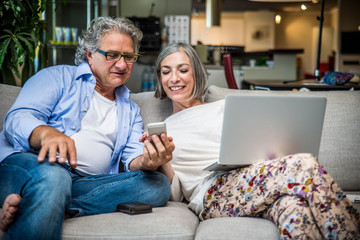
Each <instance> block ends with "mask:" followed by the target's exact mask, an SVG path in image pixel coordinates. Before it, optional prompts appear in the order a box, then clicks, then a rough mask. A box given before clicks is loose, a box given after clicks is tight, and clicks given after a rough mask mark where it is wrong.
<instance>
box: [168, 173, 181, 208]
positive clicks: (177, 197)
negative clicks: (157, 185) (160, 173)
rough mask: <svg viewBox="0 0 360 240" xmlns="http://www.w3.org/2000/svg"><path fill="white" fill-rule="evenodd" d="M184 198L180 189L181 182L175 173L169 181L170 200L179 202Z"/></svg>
mask: <svg viewBox="0 0 360 240" xmlns="http://www.w3.org/2000/svg"><path fill="white" fill-rule="evenodd" d="M183 199H184V195H183V194H182V191H181V183H180V180H179V177H178V176H177V175H176V174H175V175H174V177H173V180H172V183H171V195H170V200H172V201H175V202H181V201H182V200H183Z"/></svg>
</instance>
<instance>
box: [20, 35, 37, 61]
mask: <svg viewBox="0 0 360 240" xmlns="http://www.w3.org/2000/svg"><path fill="white" fill-rule="evenodd" d="M17 37H18V38H19V40H20V41H22V42H24V43H25V45H26V49H27V50H28V51H27V52H28V53H29V57H32V58H34V57H35V48H36V45H35V46H34V44H31V43H30V42H29V41H28V40H27V39H26V38H24V37H23V36H20V35H18V36H17Z"/></svg>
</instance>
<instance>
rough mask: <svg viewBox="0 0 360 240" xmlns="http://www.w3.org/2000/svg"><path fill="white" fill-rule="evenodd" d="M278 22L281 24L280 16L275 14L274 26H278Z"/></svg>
mask: <svg viewBox="0 0 360 240" xmlns="http://www.w3.org/2000/svg"><path fill="white" fill-rule="evenodd" d="M280 22H281V15H280V14H276V16H275V23H276V24H280Z"/></svg>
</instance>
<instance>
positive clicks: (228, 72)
mask: <svg viewBox="0 0 360 240" xmlns="http://www.w3.org/2000/svg"><path fill="white" fill-rule="evenodd" d="M223 64H224V71H225V78H226V82H227V84H228V87H229V88H230V89H239V88H238V86H237V84H236V81H235V77H234V71H233V66H232V60H231V55H230V54H229V53H227V54H224V56H223Z"/></svg>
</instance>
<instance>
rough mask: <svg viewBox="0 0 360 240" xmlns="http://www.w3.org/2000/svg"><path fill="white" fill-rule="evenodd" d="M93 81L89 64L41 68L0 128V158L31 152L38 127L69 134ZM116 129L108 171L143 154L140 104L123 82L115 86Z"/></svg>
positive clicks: (86, 104) (78, 125)
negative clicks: (132, 99) (34, 131)
mask: <svg viewBox="0 0 360 240" xmlns="http://www.w3.org/2000/svg"><path fill="white" fill-rule="evenodd" d="M95 85H96V80H95V77H94V76H93V74H92V72H91V70H90V67H89V65H88V64H87V63H82V64H80V65H79V66H69V65H60V66H54V67H49V68H46V69H43V70H41V71H40V72H38V73H37V74H36V75H34V76H33V77H31V78H30V79H29V80H28V81H27V82H26V83H25V85H24V87H23V88H22V90H21V91H20V94H19V96H18V98H17V100H16V101H15V103H14V105H13V106H12V107H11V108H10V110H9V112H8V113H7V115H6V117H5V119H4V125H3V130H2V131H1V132H0V162H1V161H2V160H3V159H4V158H6V157H7V156H9V155H10V154H12V153H15V152H24V151H34V150H33V149H31V147H30V145H29V137H30V135H31V133H32V131H33V130H34V129H35V128H36V127H38V126H40V125H48V126H51V127H54V128H56V129H57V130H59V131H60V132H62V133H64V134H65V135H67V136H69V137H70V136H72V135H73V134H74V133H76V132H78V131H79V130H80V128H81V120H82V118H83V117H84V116H85V114H86V112H87V109H89V106H90V100H91V98H92V95H93V92H94V88H95ZM115 95H116V107H117V114H118V133H117V136H116V142H115V147H114V151H113V154H112V160H111V166H110V168H109V173H117V172H118V171H119V164H120V160H121V162H122V164H123V166H124V170H125V171H129V163H130V162H131V160H132V159H134V158H135V157H138V156H140V155H142V154H143V143H140V142H139V139H140V138H141V136H142V118H141V116H140V109H139V107H138V106H137V105H136V104H135V103H134V102H132V101H131V100H130V99H129V96H130V91H129V89H128V88H126V87H125V86H120V87H118V88H117V89H116V90H115Z"/></svg>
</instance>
